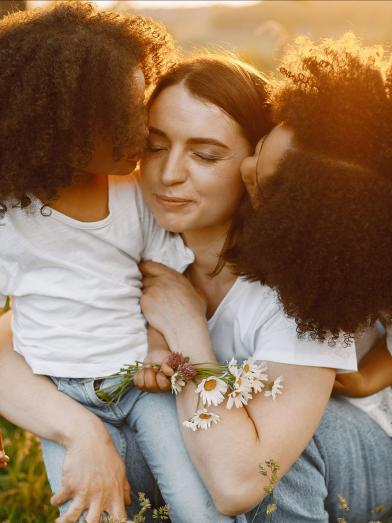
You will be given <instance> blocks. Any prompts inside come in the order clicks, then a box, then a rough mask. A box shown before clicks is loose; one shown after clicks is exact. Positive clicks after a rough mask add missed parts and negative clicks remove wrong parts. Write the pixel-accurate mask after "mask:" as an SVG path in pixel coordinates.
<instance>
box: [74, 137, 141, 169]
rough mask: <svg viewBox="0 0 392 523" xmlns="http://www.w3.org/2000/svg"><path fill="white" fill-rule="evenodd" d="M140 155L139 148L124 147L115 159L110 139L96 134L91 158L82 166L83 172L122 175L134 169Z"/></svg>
mask: <svg viewBox="0 0 392 523" xmlns="http://www.w3.org/2000/svg"><path fill="white" fill-rule="evenodd" d="M140 155H141V151H140V150H136V149H132V148H124V149H123V154H122V157H121V158H120V159H119V160H115V159H113V144H112V140H111V139H110V138H104V137H102V136H97V137H96V138H95V139H94V147H93V151H92V155H91V159H90V161H89V163H88V164H87V165H86V167H84V168H83V172H84V173H86V174H90V175H92V176H110V175H115V176H124V175H127V174H130V173H132V172H133V171H134V170H135V168H136V165H137V162H138V160H139V158H140Z"/></svg>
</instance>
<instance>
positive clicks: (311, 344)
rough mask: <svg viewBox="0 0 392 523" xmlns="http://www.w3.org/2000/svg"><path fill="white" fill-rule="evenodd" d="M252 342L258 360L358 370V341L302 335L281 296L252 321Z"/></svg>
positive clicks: (249, 337) (250, 338)
mask: <svg viewBox="0 0 392 523" xmlns="http://www.w3.org/2000/svg"><path fill="white" fill-rule="evenodd" d="M272 296H273V294H272V293H271V299H272ZM248 343H250V344H251V345H252V352H253V356H254V358H255V359H256V360H265V361H273V362H276V363H288V364H292V365H309V366H314V367H329V368H335V369H341V370H352V371H355V370H357V358H356V351H355V342H352V343H351V344H349V345H348V346H347V344H346V343H344V341H343V339H338V340H337V341H336V343H335V344H334V345H333V346H331V345H329V344H328V343H327V342H324V343H321V342H318V341H316V340H312V339H311V338H310V337H306V336H305V337H303V338H299V337H298V334H297V329H296V324H295V321H294V320H292V319H290V318H288V317H287V316H286V315H285V313H284V311H283V309H282V308H281V306H280V305H279V304H278V303H277V300H276V301H275V303H270V304H269V306H268V307H267V308H264V310H263V311H260V318H259V319H258V321H257V320H256V321H255V322H254V323H253V325H252V324H251V326H250V329H249V333H248Z"/></svg>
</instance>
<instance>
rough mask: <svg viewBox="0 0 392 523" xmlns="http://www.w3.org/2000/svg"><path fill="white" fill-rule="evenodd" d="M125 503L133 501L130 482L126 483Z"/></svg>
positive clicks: (128, 503)
mask: <svg viewBox="0 0 392 523" xmlns="http://www.w3.org/2000/svg"><path fill="white" fill-rule="evenodd" d="M124 503H125V504H126V505H130V504H131V503H132V496H131V486H130V485H129V483H128V482H126V483H125V485H124Z"/></svg>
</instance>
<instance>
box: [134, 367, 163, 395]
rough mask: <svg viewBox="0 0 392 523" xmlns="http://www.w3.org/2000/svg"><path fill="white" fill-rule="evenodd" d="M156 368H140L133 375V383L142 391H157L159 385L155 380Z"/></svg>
mask: <svg viewBox="0 0 392 523" xmlns="http://www.w3.org/2000/svg"><path fill="white" fill-rule="evenodd" d="M156 375H157V369H155V368H152V367H150V368H147V369H146V368H145V369H142V370H140V371H139V372H138V373H137V374H136V376H135V377H134V381H133V382H134V384H135V387H137V388H138V389H140V390H143V391H144V392H158V391H159V390H160V389H159V385H158V383H157V380H156Z"/></svg>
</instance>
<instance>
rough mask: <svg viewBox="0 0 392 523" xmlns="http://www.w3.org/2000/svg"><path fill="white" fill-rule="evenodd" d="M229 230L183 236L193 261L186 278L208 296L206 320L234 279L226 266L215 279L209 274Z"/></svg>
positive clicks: (221, 228) (220, 228) (189, 233)
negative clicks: (192, 255)
mask: <svg viewBox="0 0 392 523" xmlns="http://www.w3.org/2000/svg"><path fill="white" fill-rule="evenodd" d="M229 227H230V225H229V224H226V225H225V226H220V227H215V228H208V229H201V230H194V231H188V232H186V233H184V234H183V235H182V237H183V239H184V241H185V243H186V244H187V245H188V247H189V248H190V249H192V251H193V253H194V255H195V261H194V263H193V264H192V265H191V266H190V267H189V269H188V271H187V275H188V277H189V278H190V280H191V281H192V283H193V285H194V286H195V287H197V288H198V289H200V290H201V291H202V292H203V293H204V294H205V296H206V297H207V316H208V317H211V316H212V315H213V314H214V312H215V310H216V309H217V307H218V306H219V304H220V302H221V301H222V300H223V298H224V297H225V296H226V294H227V292H228V291H229V290H230V288H231V287H232V286H233V284H234V282H235V280H236V279H237V277H236V276H235V275H234V274H233V273H232V272H231V270H230V268H229V267H228V266H227V265H225V266H223V268H222V270H221V271H220V272H219V273H218V274H217V275H216V276H213V277H211V273H212V272H213V271H214V269H215V268H216V267H217V264H218V261H219V256H220V253H221V251H222V249H223V246H224V243H225V240H226V237H227V233H228V231H229Z"/></svg>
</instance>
